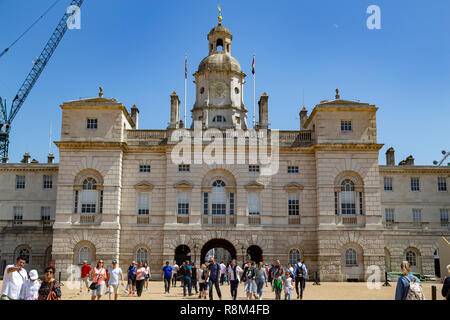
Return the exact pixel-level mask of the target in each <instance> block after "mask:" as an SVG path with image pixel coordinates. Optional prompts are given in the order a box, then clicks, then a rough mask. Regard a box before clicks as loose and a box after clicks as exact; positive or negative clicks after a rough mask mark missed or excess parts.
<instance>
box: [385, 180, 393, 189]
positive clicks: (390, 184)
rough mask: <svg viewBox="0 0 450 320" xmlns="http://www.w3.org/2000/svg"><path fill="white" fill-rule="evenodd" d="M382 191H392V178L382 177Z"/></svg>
mask: <svg viewBox="0 0 450 320" xmlns="http://www.w3.org/2000/svg"><path fill="white" fill-rule="evenodd" d="M384 191H392V178H384Z"/></svg>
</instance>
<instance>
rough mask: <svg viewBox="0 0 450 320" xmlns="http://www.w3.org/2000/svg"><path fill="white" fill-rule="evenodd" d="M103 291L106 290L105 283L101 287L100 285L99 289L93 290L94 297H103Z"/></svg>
mask: <svg viewBox="0 0 450 320" xmlns="http://www.w3.org/2000/svg"><path fill="white" fill-rule="evenodd" d="M103 289H105V283H104V282H103V283H102V284H101V285H99V286H98V288H97V289H95V290H92V296H101V295H103Z"/></svg>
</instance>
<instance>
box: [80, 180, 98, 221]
mask: <svg viewBox="0 0 450 320" xmlns="http://www.w3.org/2000/svg"><path fill="white" fill-rule="evenodd" d="M96 206H97V181H95V179H94V178H87V179H85V180H84V181H83V190H82V191H81V213H95V212H96V211H95V209H96Z"/></svg>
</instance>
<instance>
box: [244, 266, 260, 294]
mask: <svg viewBox="0 0 450 320" xmlns="http://www.w3.org/2000/svg"><path fill="white" fill-rule="evenodd" d="M244 275H245V285H244V289H245V292H246V293H247V299H248V300H251V299H252V295H253V296H254V297H255V299H258V296H257V295H256V267H255V262H254V261H248V263H247V267H245V269H244Z"/></svg>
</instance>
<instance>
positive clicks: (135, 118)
mask: <svg viewBox="0 0 450 320" xmlns="http://www.w3.org/2000/svg"><path fill="white" fill-rule="evenodd" d="M131 120H133V122H134V129H136V130H137V129H138V122H139V109H138V108H137V107H136V105H135V104H133V106H132V107H131Z"/></svg>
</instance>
